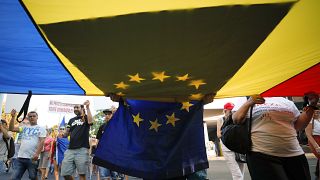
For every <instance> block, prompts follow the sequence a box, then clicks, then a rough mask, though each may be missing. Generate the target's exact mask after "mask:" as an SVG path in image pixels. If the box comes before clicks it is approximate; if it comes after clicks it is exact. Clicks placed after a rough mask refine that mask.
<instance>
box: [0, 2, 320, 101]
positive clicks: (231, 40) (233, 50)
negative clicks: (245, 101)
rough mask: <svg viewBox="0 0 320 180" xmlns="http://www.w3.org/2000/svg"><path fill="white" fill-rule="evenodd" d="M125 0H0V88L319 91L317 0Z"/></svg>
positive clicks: (176, 93) (161, 97)
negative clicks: (0, 68)
mask: <svg viewBox="0 0 320 180" xmlns="http://www.w3.org/2000/svg"><path fill="white" fill-rule="evenodd" d="M133 3H135V1H133V0H122V1H121V2H118V1H113V0H104V1H101V0H92V1H78V0H68V1H67V2H66V1H65V0H55V1H42V0H20V1H18V0H2V1H0V17H1V18H0V34H1V36H0V57H1V58H0V63H1V67H2V70H1V71H0V82H2V83H1V84H0V92H1V93H13V94H22V93H27V92H28V91H29V90H31V91H32V93H33V94H73V95H100V96H105V95H108V94H109V93H115V94H119V95H122V96H124V97H125V98H129V99H140V98H144V99H149V100H157V101H169V100H170V101H173V102H174V101H175V100H176V99H178V98H181V97H183V98H189V99H190V100H200V99H201V97H202V96H203V95H205V94H209V93H213V94H215V98H225V97H238V96H248V95H252V94H263V95H264V96H303V95H304V93H305V92H306V91H315V92H317V93H320V81H319V80H318V79H320V74H319V73H318V72H319V69H318V68H317V67H319V65H320V58H319V57H320V36H319V33H318V32H320V21H319V15H320V1H319V0H299V1H297V0H219V1H199V0H188V1H182V0H170V1H163V0H140V1H139V4H138V5H136V6H132V4H133ZM132 22H135V23H132ZM21 27H23V28H21ZM88 44H90V46H88ZM111 64H112V67H117V68H110V67H111V66H110V65H111ZM120 68H121V70H119V69H120ZM30 69H32V71H30ZM106 69H108V70H107V71H106ZM9 74H10V76H9ZM61 82H63V83H61ZM297 86H298V87H297ZM48 87H49V88H48ZM264 92H265V93H264Z"/></svg>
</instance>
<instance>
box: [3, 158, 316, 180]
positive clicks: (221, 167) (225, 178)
mask: <svg viewBox="0 0 320 180" xmlns="http://www.w3.org/2000/svg"><path fill="white" fill-rule="evenodd" d="M307 158H308V162H309V167H310V172H311V177H312V178H311V179H312V180H314V179H315V176H314V170H315V167H316V158H315V157H314V156H313V155H312V154H307ZM245 171H246V172H245V180H251V178H250V175H249V172H248V169H247V168H246V169H245ZM10 176H11V172H9V173H6V174H3V175H1V176H0V179H1V180H9V179H10ZM208 178H209V179H210V180H231V179H232V177H231V174H230V172H229V170H228V168H227V165H226V162H225V160H224V159H223V158H210V168H209V169H208ZM27 179H28V173H25V174H24V177H23V180H27ZM39 179H40V178H39ZM48 179H50V180H54V177H53V176H52V175H50V176H49V178H48ZM60 179H63V178H60ZM95 179H96V177H95V176H93V178H92V180H95ZM129 179H130V180H139V178H133V177H130V178H129Z"/></svg>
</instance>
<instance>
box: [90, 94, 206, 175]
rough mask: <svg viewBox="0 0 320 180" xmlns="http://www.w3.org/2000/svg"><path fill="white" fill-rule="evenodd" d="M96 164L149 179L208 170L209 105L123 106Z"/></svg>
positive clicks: (133, 103) (110, 125) (108, 129)
mask: <svg viewBox="0 0 320 180" xmlns="http://www.w3.org/2000/svg"><path fill="white" fill-rule="evenodd" d="M93 163H94V164H97V165H99V166H103V167H106V168H109V169H111V170H114V171H117V172H121V173H124V174H127V175H131V176H136V177H141V178H145V179H166V178H174V177H179V176H184V175H187V174H191V173H193V172H196V171H198V170H201V169H206V168H208V167H209V165H208V160H207V154H206V148H205V143H204V132H203V103H202V102H201V101H192V102H183V103H168V102H166V103H164V102H154V101H143V100H127V101H126V103H124V102H123V101H122V102H120V103H119V108H118V110H117V112H116V113H115V114H114V116H113V117H112V119H111V120H110V121H109V123H108V124H107V126H106V129H105V131H104V134H103V136H102V138H101V141H100V142H99V144H98V147H97V150H96V154H95V157H94V159H93Z"/></svg>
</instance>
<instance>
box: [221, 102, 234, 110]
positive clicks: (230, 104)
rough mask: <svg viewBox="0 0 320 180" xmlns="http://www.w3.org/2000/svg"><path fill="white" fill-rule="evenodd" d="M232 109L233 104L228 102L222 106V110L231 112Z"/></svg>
mask: <svg viewBox="0 0 320 180" xmlns="http://www.w3.org/2000/svg"><path fill="white" fill-rule="evenodd" d="M233 108H234V104H233V103H231V102H228V103H226V104H225V105H224V106H223V109H227V110H232V109H233Z"/></svg>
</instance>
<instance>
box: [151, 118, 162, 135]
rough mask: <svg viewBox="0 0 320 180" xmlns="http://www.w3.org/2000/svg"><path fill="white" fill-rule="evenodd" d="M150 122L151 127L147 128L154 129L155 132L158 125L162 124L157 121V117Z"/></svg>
mask: <svg viewBox="0 0 320 180" xmlns="http://www.w3.org/2000/svg"><path fill="white" fill-rule="evenodd" d="M150 123H151V127H150V128H149V130H152V129H154V130H155V131H156V132H158V127H160V126H161V125H162V124H159V123H158V119H156V120H155V121H150Z"/></svg>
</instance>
